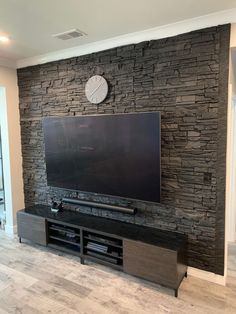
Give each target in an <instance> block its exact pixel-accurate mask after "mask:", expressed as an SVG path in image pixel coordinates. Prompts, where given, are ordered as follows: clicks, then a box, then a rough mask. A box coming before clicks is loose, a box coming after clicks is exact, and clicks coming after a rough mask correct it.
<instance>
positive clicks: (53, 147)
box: [43, 112, 161, 202]
mask: <svg viewBox="0 0 236 314" xmlns="http://www.w3.org/2000/svg"><path fill="white" fill-rule="evenodd" d="M43 133H44V141H45V157H46V169H47V181H48V185H49V186H52V187H58V188H63V189H69V190H76V191H86V192H93V193H98V194H104V195H112V196H119V197H122V198H129V199H137V200H144V201H151V202H160V180H161V175H160V172H161V170H160V158H161V143H160V141H161V139H160V113H159V112H153V113H135V114H113V115H96V116H80V117H63V118H62V117H49V118H44V119H43Z"/></svg>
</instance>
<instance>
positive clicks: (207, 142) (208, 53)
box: [18, 25, 230, 274]
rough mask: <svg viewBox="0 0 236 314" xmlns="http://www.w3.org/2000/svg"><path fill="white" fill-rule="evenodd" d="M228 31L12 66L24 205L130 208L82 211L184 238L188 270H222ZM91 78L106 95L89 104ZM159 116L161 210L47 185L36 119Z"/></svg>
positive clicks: (39, 124)
mask: <svg viewBox="0 0 236 314" xmlns="http://www.w3.org/2000/svg"><path fill="white" fill-rule="evenodd" d="M229 33H230V26H229V25H223V26H218V27H212V28H208V29H203V30H199V31H195V32H191V33H187V34H183V35H179V36H175V37H171V38H165V39H160V40H154V41H150V42H142V43H139V44H135V45H128V46H124V47H119V48H114V49H110V50H107V51H102V52H98V53H93V54H90V55H85V56H80V57H75V58H71V59H67V60H61V61H57V62H51V63H47V64H43V65H38V66H33V67H28V68H24V69H20V70H18V84H19V93H20V116H21V131H22V152H23V169H24V187H25V203H26V205H31V204H35V203H43V204H47V203H50V201H51V197H55V198H57V199H59V198H60V197H63V196H79V197H82V198H84V199H92V200H96V201H104V202H106V203H112V204H127V203H129V204H130V203H131V204H130V205H132V206H136V207H137V208H138V213H137V215H136V216H129V215H125V214H120V213H112V212H109V211H103V210H98V209H93V208H90V209H85V208H82V207H80V210H81V211H85V212H89V213H91V214H94V215H101V216H108V217H111V218H114V219H119V220H124V221H128V222H132V223H136V224H141V225H148V226H152V227H157V228H163V229H166V230H174V231H178V232H183V233H186V234H187V235H188V239H189V240H188V265H190V266H193V267H197V268H200V269H204V270H208V271H212V272H216V273H218V274H223V268H224V267H223V266H224V264H223V258H224V213H225V209H224V189H225V164H226V158H225V152H226V117H227V93H228V91H227V82H228V63H229ZM94 74H99V75H103V76H104V77H105V78H106V79H107V81H108V83H109V95H108V97H107V98H106V100H105V101H104V102H103V103H102V104H99V105H93V104H90V103H89V102H88V101H87V99H86V96H85V92H84V88H85V83H86V81H87V80H88V79H89V77H91V76H92V75H94ZM147 111H160V112H161V118H162V124H161V132H162V158H161V163H162V189H161V190H162V195H161V204H150V203H147V202H129V201H127V200H125V199H124V200H121V199H117V198H114V197H103V196H101V195H96V194H92V193H79V192H78V193H75V192H71V193H69V192H68V191H63V190H59V189H56V188H50V187H48V186H47V179H46V168H45V156H44V143H43V133H42V118H43V117H45V116H71V115H89V114H107V113H110V114H113V113H128V112H147Z"/></svg>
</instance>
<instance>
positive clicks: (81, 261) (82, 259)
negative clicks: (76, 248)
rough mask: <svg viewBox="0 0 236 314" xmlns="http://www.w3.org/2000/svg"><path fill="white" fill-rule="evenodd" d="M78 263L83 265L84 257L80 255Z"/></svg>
mask: <svg viewBox="0 0 236 314" xmlns="http://www.w3.org/2000/svg"><path fill="white" fill-rule="evenodd" d="M80 264H82V265H84V258H83V257H80Z"/></svg>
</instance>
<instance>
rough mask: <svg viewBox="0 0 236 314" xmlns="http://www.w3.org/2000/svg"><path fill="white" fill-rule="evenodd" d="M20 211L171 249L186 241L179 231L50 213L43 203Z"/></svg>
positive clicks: (90, 216) (75, 214)
mask: <svg viewBox="0 0 236 314" xmlns="http://www.w3.org/2000/svg"><path fill="white" fill-rule="evenodd" d="M21 211H23V212H25V213H28V214H32V215H36V216H40V217H44V218H46V219H48V220H49V219H50V220H55V221H58V222H63V223H65V224H69V225H73V226H77V227H84V228H88V229H95V230H97V231H101V232H104V233H108V234H111V235H114V236H118V237H121V238H126V239H130V240H135V241H141V242H145V243H148V244H153V245H157V246H161V247H164V248H167V249H171V250H179V249H181V248H183V246H185V244H186V241H187V236H186V235H184V234H181V233H177V232H171V231H165V230H160V229H156V228H151V227H145V226H141V225H136V224H131V223H126V222H121V221H118V220H114V219H109V218H103V217H97V216H94V215H87V214H82V213H79V212H75V211H71V210H63V211H62V212H58V213H52V212H51V209H50V207H49V206H45V205H34V206H31V207H28V208H25V209H23V210H21Z"/></svg>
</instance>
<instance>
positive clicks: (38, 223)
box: [17, 211, 47, 245]
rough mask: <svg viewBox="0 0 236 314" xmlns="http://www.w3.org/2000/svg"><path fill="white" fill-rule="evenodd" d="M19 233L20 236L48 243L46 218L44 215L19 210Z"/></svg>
mask: <svg viewBox="0 0 236 314" xmlns="http://www.w3.org/2000/svg"><path fill="white" fill-rule="evenodd" d="M17 233H18V236H19V237H20V238H24V239H27V240H30V241H32V242H34V243H37V244H41V245H47V233H46V219H45V218H43V217H39V216H35V215H30V214H27V213H24V212H22V211H19V212H17Z"/></svg>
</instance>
